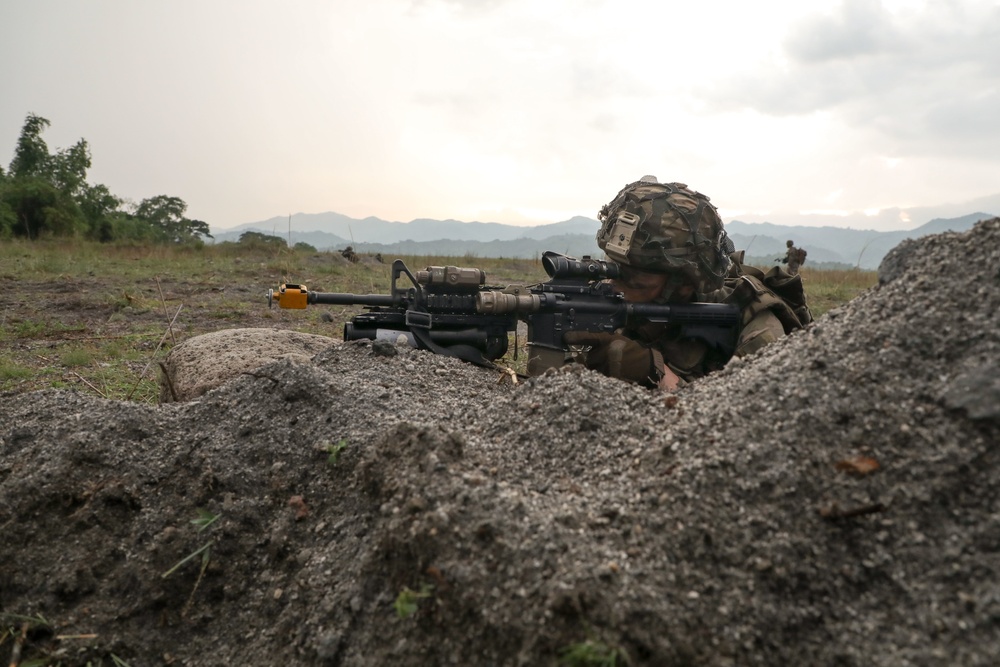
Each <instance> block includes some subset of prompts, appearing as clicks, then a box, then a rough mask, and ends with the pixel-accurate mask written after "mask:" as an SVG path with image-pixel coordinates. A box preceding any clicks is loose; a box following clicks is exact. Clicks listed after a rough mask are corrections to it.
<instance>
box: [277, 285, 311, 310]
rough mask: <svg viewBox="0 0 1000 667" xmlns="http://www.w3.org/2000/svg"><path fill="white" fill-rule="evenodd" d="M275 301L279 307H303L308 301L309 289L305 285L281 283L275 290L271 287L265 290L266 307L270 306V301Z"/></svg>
mask: <svg viewBox="0 0 1000 667" xmlns="http://www.w3.org/2000/svg"><path fill="white" fill-rule="evenodd" d="M272 301H277V302H278V306H279V307H281V308H300V309H301V308H305V307H306V304H307V303H308V302H309V289H308V288H307V287H306V286H305V285H282V286H281V287H279V288H278V291H277V292H275V291H274V290H273V289H269V290H267V307H268V308H270V307H271V302H272Z"/></svg>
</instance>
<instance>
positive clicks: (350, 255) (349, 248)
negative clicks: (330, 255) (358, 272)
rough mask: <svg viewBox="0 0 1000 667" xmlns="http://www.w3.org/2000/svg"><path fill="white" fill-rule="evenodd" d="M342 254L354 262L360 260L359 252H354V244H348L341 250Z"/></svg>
mask: <svg viewBox="0 0 1000 667" xmlns="http://www.w3.org/2000/svg"><path fill="white" fill-rule="evenodd" d="M340 254H341V255H343V257H344V259H346V260H347V261H349V262H351V263H352V264H355V263H357V261H358V255H357V253H355V252H354V248H353V247H352V246H347V247H346V248H344V249H343V250H341V251H340Z"/></svg>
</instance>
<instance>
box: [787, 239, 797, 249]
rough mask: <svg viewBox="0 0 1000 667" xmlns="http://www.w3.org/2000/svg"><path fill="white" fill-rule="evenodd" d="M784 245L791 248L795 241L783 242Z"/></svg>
mask: <svg viewBox="0 0 1000 667" xmlns="http://www.w3.org/2000/svg"><path fill="white" fill-rule="evenodd" d="M785 245H786V246H788V247H789V248H791V247H792V246H793V245H795V241H791V240H789V241H785Z"/></svg>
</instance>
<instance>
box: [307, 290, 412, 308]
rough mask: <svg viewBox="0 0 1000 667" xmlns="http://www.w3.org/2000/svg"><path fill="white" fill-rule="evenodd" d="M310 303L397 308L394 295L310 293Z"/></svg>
mask: <svg viewBox="0 0 1000 667" xmlns="http://www.w3.org/2000/svg"><path fill="white" fill-rule="evenodd" d="M308 298H309V303H322V304H326V305H339V306H352V305H359V306H395V305H397V299H396V298H395V297H393V295H392V294H340V293H337V292H309V297H308Z"/></svg>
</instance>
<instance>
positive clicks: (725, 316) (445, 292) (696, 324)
mask: <svg viewBox="0 0 1000 667" xmlns="http://www.w3.org/2000/svg"><path fill="white" fill-rule="evenodd" d="M542 267H543V268H544V269H545V272H546V274H547V275H548V276H549V280H548V281H547V282H543V283H539V284H536V285H529V286H524V287H521V286H508V287H506V288H504V287H488V286H486V285H485V283H486V274H485V272H483V271H482V270H480V269H470V268H459V267H455V266H444V267H441V266H429V267H427V269H426V270H424V271H417V272H416V273H415V274H414V273H411V272H410V271H409V269H407V268H406V265H405V264H404V263H403V262H402V260H399V259H397V260H395V261H394V262H393V263H392V283H391V288H390V293H389V294H387V295H385V294H367V295H359V294H336V293H328V292H310V291H308V289H307V288H306V287H305V286H304V285H290V284H285V285H282V286H281V287H280V288H279V291H278V292H277V293H276V292H274V290H268V304H269V305H271V304H272V302H273V301H275V300H276V301H278V305H279V306H280V307H281V308H305V307H306V305H307V304H340V305H362V306H364V307H365V308H367V309H368V311H369V312H367V313H363V314H361V315H356V316H354V317H353V318H352V319H351V321H350V322H348V323H346V324H345V325H344V340H357V339H362V338H368V339H376V340H378V339H389V340H393V341H398V340H399V339H400V338H403V339H405V340H406V342H408V343H409V344H410V345H412V346H414V347H417V348H420V349H426V350H430V351H432V352H436V353H438V354H446V355H450V356H455V357H459V358H460V359H465V360H466V361H471V362H473V363H476V364H479V365H483V366H493V363H492V362H493V361H495V360H496V359H499V358H500V357H502V356H503V355H504V354H506V352H507V348H508V333H509V332H514V333H515V353H516V332H517V323H518V321H519V320H523V321H525V322H526V323H527V326H528V341H527V342H528V367H527V370H528V375H537V374H539V373H541V372H542V371H544V370H546V369H547V368H551V367H555V366H562V365H563V364H564V363H565V362H566V359H567V354H568V353H570V352H571V350H570V349H569V347H568V346H567V345H566V344H565V343H564V342H563V336H564V335H565V334H566V333H567V332H570V331H587V332H607V333H613V332H615V331H617V330H618V329H621V328H622V327H625V326H627V325H633V326H634V325H638V324H641V323H643V322H654V323H665V324H674V325H676V326H678V327H679V335H680V336H682V337H688V338H697V339H700V340H702V341H704V342H705V343H707V344H708V345H709V346H711V347H714V348H718V349H719V350H720V351H722V353H723V354H724V356H725V357H726V358H727V359H728V358H729V357H731V356H732V354H733V352H734V351H735V349H736V341H737V337H738V335H739V325H740V317H741V313H740V309H739V308H738V307H737V306H735V305H730V304H721V303H684V304H654V303H629V302H628V301H626V300H625V297H624V296H623V295H622V294H621V293H620V292H617V291H615V289H614V286H613V285H611V283H609V282H607V280H609V279H613V278H617V277H619V276H620V274H621V269H620V267H619V266H618V264H616V263H614V262H610V261H606V260H597V259H592V258H590V257H583V258H582V259H576V258H573V257H567V256H566V255H561V254H559V253H556V252H552V251H547V252H545V253H543V254H542ZM402 276H405V277H406V278H407V279H408V280H409V283H410V284H409V285H408V286H406V287H401V286H400V285H398V284H397V283H398V282H399V279H400V278H401V277H402Z"/></svg>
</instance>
